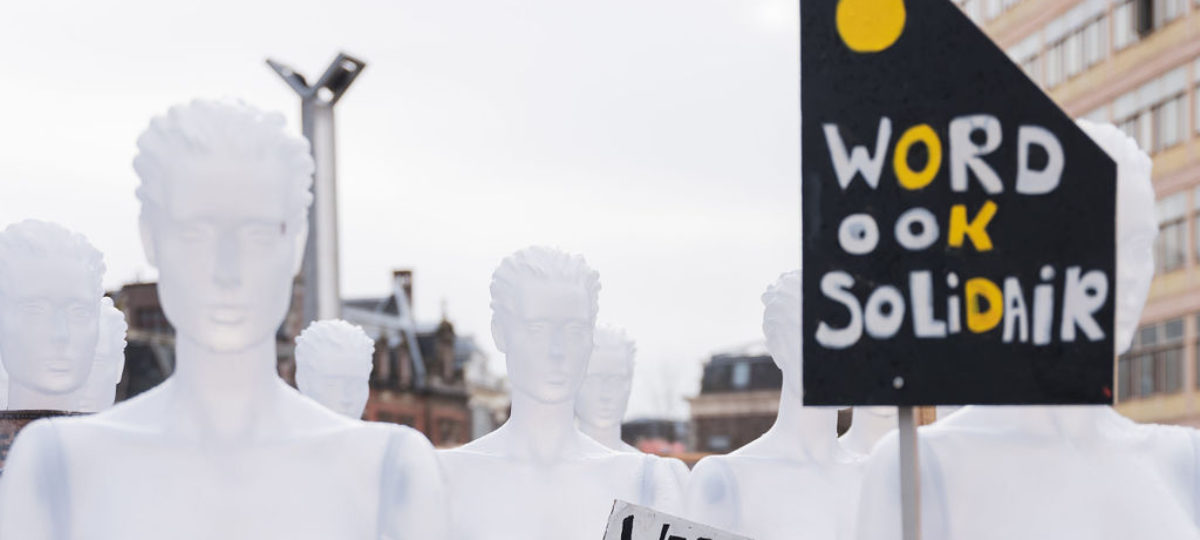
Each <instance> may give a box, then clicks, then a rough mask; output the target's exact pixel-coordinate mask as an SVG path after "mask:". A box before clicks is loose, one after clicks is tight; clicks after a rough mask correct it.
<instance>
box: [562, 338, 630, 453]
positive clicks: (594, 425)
mask: <svg viewBox="0 0 1200 540" xmlns="http://www.w3.org/2000/svg"><path fill="white" fill-rule="evenodd" d="M594 341H595V346H594V347H593V348H592V357H591V360H590V361H589V362H588V367H587V375H586V376H584V378H583V384H582V385H581V386H580V387H579V397H578V398H577V399H576V400H575V419H576V420H578V421H579V430H580V431H582V432H583V434H584V435H587V436H588V437H591V438H592V439H595V440H596V442H598V443H600V444H603V445H604V446H607V447H609V448H611V449H613V450H616V451H618V452H637V451H638V449H637V448H634V447H632V446H630V445H628V444H626V443H625V441H622V440H621V421H622V420H624V419H625V409H626V408H627V407H628V405H629V392H630V391H631V390H632V389H633V357H634V355H635V354H636V353H637V346H636V345H635V344H634V341H633V339H631V338H630V337H629V336H627V335H625V331H624V330H622V329H620V328H617V327H613V326H600V327H599V328H597V329H596V333H595V339H594Z"/></svg>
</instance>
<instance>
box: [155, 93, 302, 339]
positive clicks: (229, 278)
mask: <svg viewBox="0 0 1200 540" xmlns="http://www.w3.org/2000/svg"><path fill="white" fill-rule="evenodd" d="M133 167H134V169H135V170H136V171H137V174H138V177H139V178H141V186H140V187H139V188H138V190H137V195H138V198H139V199H140V200H141V203H142V212H141V216H140V225H141V233H142V246H143V248H144V249H145V252H146V258H147V259H148V260H149V262H150V264H152V265H154V266H155V267H157V268H158V271H159V281H158V294H159V299H160V302H161V303H162V308H163V312H164V313H165V314H166V316H167V319H168V320H170V321H171V324H172V325H173V326H174V327H175V330H176V332H177V334H179V335H181V336H184V337H187V338H189V339H191V340H192V341H194V342H196V343H199V344H201V345H203V346H205V347H207V348H209V349H210V350H212V351H214V352H233V351H240V350H244V349H246V348H248V347H250V346H252V345H254V344H256V343H260V342H262V341H263V340H266V339H271V338H272V336H274V334H275V332H276V330H278V328H279V325H280V323H281V322H282V321H283V317H284V315H285V313H286V311H287V307H288V304H289V303H290V301H291V295H292V277H293V276H295V275H296V272H297V271H299V268H300V262H301V258H302V257H303V253H304V243H305V240H306V235H307V227H308V223H307V208H308V205H309V204H310V202H311V201H312V196H311V195H310V194H309V186H310V185H311V183H312V172H313V162H312V158H311V157H310V155H309V152H308V143H307V141H305V140H304V139H302V138H300V137H295V136H293V135H291V134H289V133H287V132H286V131H285V130H284V121H283V117H282V116H280V115H279V114H276V113H270V114H268V113H264V112H262V111H259V110H258V109H255V108H253V107H251V106H249V105H246V104H244V103H241V102H224V101H222V102H217V101H193V102H191V103H189V104H187V105H179V106H175V107H172V108H171V110H170V111H168V112H167V114H166V115H164V116H159V117H157V118H155V119H153V120H152V121H151V122H150V127H149V128H147V129H146V131H145V132H143V133H142V135H141V137H139V138H138V155H137V157H136V158H134V161H133Z"/></svg>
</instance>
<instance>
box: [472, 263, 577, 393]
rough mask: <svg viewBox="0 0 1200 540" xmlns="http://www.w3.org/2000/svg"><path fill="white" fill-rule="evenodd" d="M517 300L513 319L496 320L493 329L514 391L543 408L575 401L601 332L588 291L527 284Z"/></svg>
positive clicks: (501, 317)
mask: <svg viewBox="0 0 1200 540" xmlns="http://www.w3.org/2000/svg"><path fill="white" fill-rule="evenodd" d="M517 297H518V298H517V301H516V302H515V303H516V305H515V306H511V311H512V312H511V313H509V312H497V313H496V314H495V317H494V321H495V325H494V326H493V329H492V330H493V333H494V334H496V335H495V337H496V344H497V347H498V348H499V349H500V351H501V352H503V353H504V355H505V357H506V359H507V362H508V377H509V381H510V382H511V383H512V387H513V390H515V391H517V392H522V393H524V394H526V395H528V396H530V397H532V398H533V399H535V400H537V401H539V402H542V403H561V402H564V401H570V400H572V399H574V397H575V394H576V392H577V391H578V390H579V385H580V384H581V383H582V382H583V376H584V373H585V372H586V371H587V365H588V358H589V357H590V356H591V353H592V333H593V331H594V330H595V324H594V321H593V320H592V318H591V310H590V307H591V306H590V305H589V302H588V297H587V294H586V292H585V291H584V288H583V287H581V286H579V285H572V284H563V283H544V282H537V281H535V280H533V279H526V280H525V283H523V284H522V285H521V290H520V291H519V294H518V295H517Z"/></svg>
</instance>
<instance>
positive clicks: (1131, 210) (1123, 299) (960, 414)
mask: <svg viewBox="0 0 1200 540" xmlns="http://www.w3.org/2000/svg"><path fill="white" fill-rule="evenodd" d="M1080 126H1081V127H1082V128H1083V129H1084V130H1085V131H1087V132H1088V134H1089V135H1090V136H1091V137H1092V138H1093V139H1095V140H1096V142H1097V143H1098V144H1099V145H1100V146H1101V147H1102V148H1104V149H1105V150H1106V151H1107V152H1108V153H1109V155H1111V156H1112V157H1113V159H1114V160H1115V161H1116V162H1117V280H1116V281H1117V282H1116V293H1117V296H1116V312H1117V313H1116V335H1115V337H1114V341H1115V344H1116V347H1117V349H1118V351H1125V350H1127V349H1128V348H1129V344H1130V342H1131V341H1132V337H1133V333H1134V330H1135V329H1136V328H1137V323H1138V318H1139V315H1140V313H1141V310H1142V306H1143V305H1144V304H1145V301H1146V296H1147V292H1148V290H1149V286H1150V281H1151V278H1152V277H1153V273H1154V262H1153V261H1154V259H1153V252H1152V249H1153V244H1154V237H1155V236H1156V235H1157V231H1158V227H1157V223H1156V220H1155V209H1154V191H1153V188H1152V186H1151V183H1150V158H1149V157H1148V156H1146V154H1145V153H1143V152H1141V151H1140V150H1138V148H1137V144H1136V143H1135V142H1134V141H1133V140H1132V139H1130V138H1128V137H1127V136H1125V135H1124V134H1123V133H1121V132H1120V131H1119V130H1118V129H1117V128H1115V127H1113V126H1111V125H1096V124H1091V123H1088V122H1085V121H1080ZM1188 431H1190V430H1184V429H1182V428H1167V427H1162V426H1140V425H1137V424H1134V423H1133V422H1130V421H1129V420H1127V419H1125V418H1123V417H1121V416H1120V415H1118V414H1117V413H1116V412H1115V411H1113V410H1112V408H1111V407H1108V406H1102V405H1100V406H1058V407H1049V406H1009V407H1000V406H967V407H963V408H962V409H960V410H958V411H957V412H955V413H954V414H953V415H950V416H949V417H947V418H946V419H945V420H941V421H939V422H936V423H934V424H932V425H930V426H926V427H922V428H920V435H919V441H920V458H921V495H922V502H921V504H922V527H923V537H922V538H924V539H925V540H941V539H952V538H953V539H957V538H971V539H981V540H987V539H1001V538H1004V539H1011V538H1088V539H1091V540H1108V539H1111V540H1117V539H1123V538H1156V539H1158V538H1162V539H1168V538H1170V539H1183V538H1200V533H1198V532H1197V529H1196V522H1195V512H1196V506H1195V488H1194V483H1195V481H1196V478H1197V475H1196V462H1195V454H1194V450H1193V448H1192V444H1191V442H1190V441H1189V440H1188V436H1187V435H1188V433H1187V432H1188ZM897 451H898V449H897V438H896V436H895V435H894V434H893V435H888V436H887V437H885V438H884V439H883V440H882V441H881V442H880V443H879V445H878V446H877V447H876V450H875V453H874V454H873V455H872V456H871V459H870V464H869V469H868V473H867V476H866V479H865V481H864V484H863V493H862V496H863V498H862V503H861V506H860V508H861V515H860V520H859V521H860V523H859V538H861V539H870V540H876V539H898V538H900V533H899V530H900V528H899V524H900V517H899V503H898V496H899V495H898V494H899V471H898V458H897V455H898V454H897Z"/></svg>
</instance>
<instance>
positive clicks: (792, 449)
mask: <svg viewBox="0 0 1200 540" xmlns="http://www.w3.org/2000/svg"><path fill="white" fill-rule="evenodd" d="M762 440H763V441H764V442H766V443H767V445H768V446H769V447H770V448H771V449H772V450H774V451H776V452H779V453H781V454H782V455H785V456H790V457H792V458H794V459H798V460H805V461H818V462H820V461H829V460H830V459H832V458H833V457H834V455H835V453H837V452H838V451H839V449H838V446H837V409H834V408H826V407H805V406H803V405H801V399H800V395H799V394H798V393H797V392H795V391H793V390H792V389H791V386H790V385H788V384H786V383H785V384H784V385H783V391H782V392H780V396H779V415H778V416H776V417H775V424H774V425H772V426H771V429H769V430H767V433H766V434H764V435H763V437H762Z"/></svg>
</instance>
